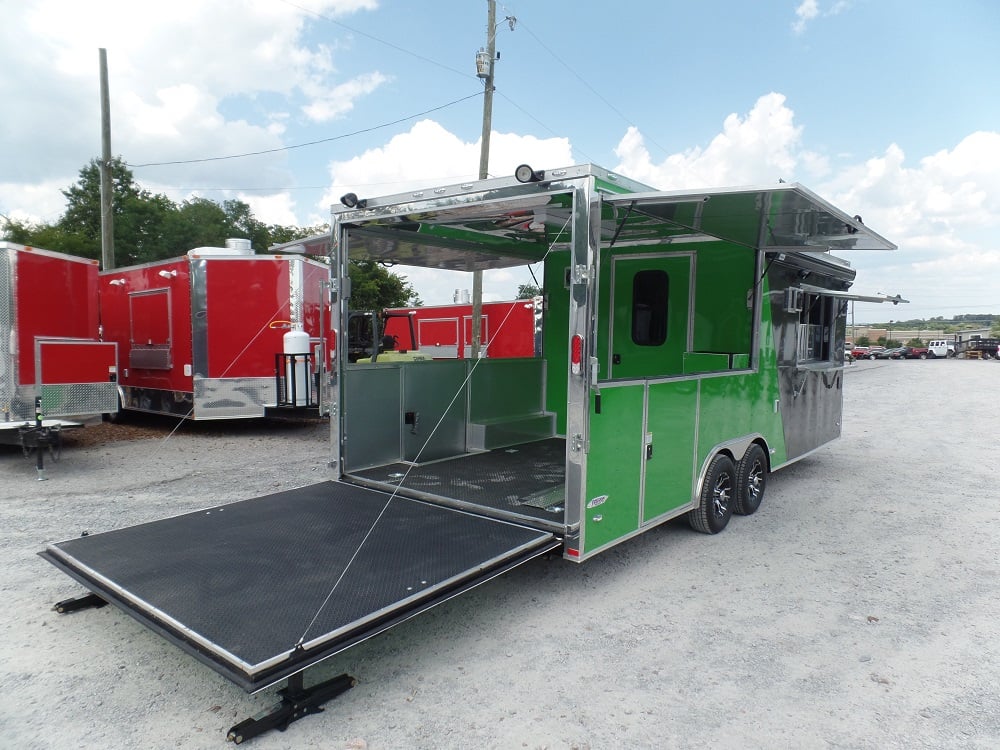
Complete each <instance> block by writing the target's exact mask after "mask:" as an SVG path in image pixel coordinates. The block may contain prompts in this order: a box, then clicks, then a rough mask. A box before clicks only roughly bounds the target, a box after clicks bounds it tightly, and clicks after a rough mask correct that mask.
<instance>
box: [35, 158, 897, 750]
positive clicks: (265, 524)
mask: <svg viewBox="0 0 1000 750" xmlns="http://www.w3.org/2000/svg"><path fill="white" fill-rule="evenodd" d="M342 202H343V203H344V206H343V207H339V206H338V207H336V208H335V209H334V211H333V216H332V218H333V221H332V230H331V233H330V234H329V235H326V236H321V237H316V238H310V239H308V240H303V241H299V242H297V243H289V245H286V246H283V247H278V248H273V250H277V251H281V252H295V251H301V252H313V253H315V252H317V251H319V252H324V253H327V254H328V255H329V260H330V263H331V287H330V298H329V302H330V309H329V314H330V321H331V328H332V330H333V331H334V332H335V334H336V336H335V341H336V342H340V344H343V345H342V346H338V345H335V346H334V347H333V348H332V349H331V350H330V351H328V352H325V353H323V356H321V357H320V358H319V359H320V361H321V362H322V368H321V371H320V372H319V374H318V377H319V380H320V384H321V385H322V392H323V395H322V399H323V401H324V403H325V409H326V411H327V413H328V415H329V419H330V430H331V441H330V448H331V452H332V456H331V461H330V466H331V467H332V476H331V477H330V479H329V480H328V481H326V482H323V483H320V484H312V485H308V486H305V487H301V488H299V489H295V490H289V491H286V492H282V493H278V494H276V495H270V496H266V497H259V498H253V499H250V500H245V501H242V502H239V503H233V504H230V505H227V506H225V507H224V508H218V509H213V508H209V509H206V510H205V511H201V512H198V513H190V514H186V515H182V516H178V517H175V518H170V519H165V520H163V521H157V522H154V523H149V524H143V525H141V526H136V527H130V528H125V529H117V530H114V531H108V532H105V533H97V534H90V535H89V536H86V537H82V538H76V539H70V540H68V541H65V542H59V543H54V544H50V545H49V546H48V548H47V549H46V550H45V551H44V552H42V555H43V556H44V557H46V558H47V559H48V560H50V561H51V562H52V563H53V564H55V565H56V566H57V567H59V568H60V569H62V570H63V571H65V572H66V573H68V574H69V575H70V576H72V577H73V578H75V579H76V580H77V581H79V582H80V583H82V584H83V586H84V587H85V588H87V589H89V591H90V592H92V593H90V594H87V595H85V596H81V597H78V598H76V599H70V600H66V601H64V602H60V604H59V608H60V609H61V610H63V611H67V610H72V609H77V608H80V607H82V606H85V605H87V604H95V603H103V602H111V603H113V604H115V605H116V606H118V607H119V608H121V609H122V610H123V611H125V612H126V613H128V614H129V615H131V616H133V617H135V618H136V619H137V620H139V621H140V622H143V623H144V624H146V625H148V626H149V627H151V628H152V629H154V630H155V631H156V632H158V633H160V634H161V635H163V636H165V637H167V638H168V639H170V640H172V641H173V642H174V643H176V644H177V645H179V646H181V647H182V648H184V649H185V650H187V651H188V652H190V653H191V654H192V655H194V656H195V657H197V658H198V659H200V660H202V661H203V662H204V663H206V664H208V665H209V666H211V667H212V668H213V669H215V670H217V671H218V672H220V673H221V674H223V675H225V676H226V677H228V678H229V679H230V680H232V681H233V682H235V683H236V684H238V685H240V686H242V687H244V688H245V689H247V690H250V691H256V690H260V689H263V688H265V687H268V686H270V685H273V684H275V683H277V682H279V681H282V680H287V681H288V684H287V686H286V687H284V688H282V689H281V691H280V694H281V696H282V700H281V702H280V703H279V704H277V705H276V706H275V708H274V710H273V711H272V712H270V713H269V714H267V715H265V716H262V717H256V718H255V719H252V720H248V722H243V723H241V724H238V725H236V726H235V727H233V729H232V730H231V731H230V737H231V738H232V739H234V740H236V741H241V740H243V739H247V738H248V737H251V736H253V735H255V734H259V733H260V732H261V731H265V730H267V729H268V728H272V727H279V728H283V727H284V726H287V724H288V722H289V721H292V720H294V719H297V718H299V717H301V716H302V715H305V714H308V713H310V712H312V711H313V710H315V709H316V708H317V707H318V706H319V705H320V704H321V703H322V702H323V701H325V700H327V699H328V698H330V697H331V696H332V695H335V694H337V693H338V692H340V691H342V690H344V689H347V687H349V686H350V684H351V680H350V678H347V677H346V676H345V677H341V678H336V679H335V680H329V681H327V682H324V683H321V684H320V685H317V686H314V687H312V688H308V689H307V688H305V687H304V685H303V682H302V672H303V671H304V670H305V669H306V668H307V667H309V666H311V665H313V664H315V663H317V662H319V661H321V660H323V659H325V658H327V657H329V656H331V655H333V654H335V653H337V652H338V651H341V650H343V649H345V648H348V647H350V646H351V645H353V644H355V643H358V642H359V641H361V640H364V639H365V638H368V637H371V636H372V635H375V634H377V633H379V632H381V631H383V630H385V629H386V628H389V627H391V626H393V625H394V624H396V623H398V622H401V621H402V620H405V619H407V618H408V617H412V616H413V615H415V614H417V613H419V612H422V611H424V610H426V609H428V608H430V607H432V606H434V605H436V604H437V603H439V602H441V601H444V600H446V599H448V598H450V597H452V596H455V595H457V594H460V593H462V592H464V591H466V590H468V589H470V588H472V587H473V586H477V585H479V584H481V583H483V582H485V581H487V580H489V579H490V578H492V577H494V576H496V575H499V574H501V573H503V572H504V571H507V570H510V569H511V568H513V567H515V566H517V565H519V564H521V563H524V562H526V561H528V560H530V559H532V558H534V557H537V556H539V555H543V554H552V553H558V554H561V555H562V556H563V557H564V558H565V559H567V560H570V561H573V562H583V561H585V560H587V559H588V558H590V557H593V556H594V555H597V554H600V553H601V552H602V551H604V550H607V549H609V548H610V547H612V546H613V545H616V544H619V543H621V542H623V541H625V540H627V539H629V538H630V537H633V536H635V535H637V534H641V533H643V532H644V531H647V530H649V529H651V528H653V527H655V526H657V525H658V524H661V523H664V522H666V521H668V520H670V519H673V518H676V517H678V516H682V515H686V516H687V518H688V519H689V520H690V522H691V525H692V526H693V527H694V528H695V529H696V530H698V531H702V532H706V533H716V532H718V531H721V530H722V529H723V528H724V527H725V526H726V524H727V523H728V521H729V520H730V517H731V516H732V514H733V513H734V512H735V513H737V514H750V513H753V512H754V511H756V510H757V508H758V506H759V505H760V503H761V501H762V499H763V497H764V491H765V488H766V483H767V478H768V475H769V474H770V472H773V471H775V470H776V469H780V468H781V467H783V466H787V465H788V464H789V463H791V462H793V461H796V460H797V459H800V458H802V457H803V456H805V455H807V454H809V453H810V452H811V451H814V450H816V449H817V448H819V447H821V446H822V445H824V444H825V443H827V442H829V441H831V440H833V439H835V438H837V437H838V436H839V435H840V424H841V410H842V395H843V368H844V362H843V356H844V355H843V351H844V331H845V312H846V307H847V304H848V301H849V300H851V299H865V300H871V301H879V302H881V301H886V299H885V298H882V297H878V298H868V297H856V296H854V295H852V294H851V292H850V287H851V284H852V282H853V279H854V275H855V273H854V271H853V270H852V268H851V266H850V264H849V263H847V262H846V261H844V260H841V259H840V258H838V257H836V256H835V255H834V254H833V253H834V252H837V251H848V250H892V249H894V246H893V245H892V244H891V243H890V242H888V241H886V240H885V239H883V238H882V237H880V236H879V235H878V234H876V233H875V232H873V231H871V230H870V229H868V227H866V226H865V225H864V224H863V223H862V221H861V218H860V217H859V216H853V215H849V214H847V213H845V212H843V211H841V210H839V209H837V208H835V207H834V206H832V205H830V204H829V203H827V202H826V201H824V200H823V199H821V198H819V197H818V196H816V195H814V194H813V193H811V192H809V191H808V190H806V189H805V188H803V187H801V186H799V185H795V184H776V185H771V186H767V187H754V188H736V189H725V190H709V191H696V192H688V191H685V192H657V191H654V190H652V189H650V188H648V187H646V186H644V185H640V184H637V183H635V182H632V181H631V180H628V179H626V178H624V177H622V176H620V175H617V174H614V173H612V172H609V171H607V170H604V169H601V168H599V167H596V166H593V165H583V166H574V167H568V168H564V169H556V170H548V171H545V172H539V171H535V170H533V169H531V168H530V167H528V166H526V165H523V166H522V167H519V168H518V170H517V173H516V175H515V176H514V177H511V178H497V179H489V180H483V181H478V182H469V183H465V184H459V185H450V186H443V187H439V188H433V189H431V188H428V189H425V190H421V191H418V192H412V193H406V194H400V195H391V196H387V197H379V198H375V197H361V198H359V197H358V196H357V195H354V194H348V195H346V196H344V199H343V200H342ZM360 260H368V261H375V262H379V263H384V264H387V265H399V266H404V267H405V266H422V267H427V268H432V269H447V270H459V271H467V272H476V271H489V270H491V269H503V268H512V267H516V266H532V267H533V268H535V269H538V271H537V272H536V273H537V274H538V278H539V281H540V283H541V286H542V296H543V299H544V304H543V305H542V312H541V319H540V320H539V327H540V332H539V334H540V336H541V341H542V346H541V352H540V354H539V355H538V356H535V357H522V358H506V359H505V358H480V359H462V360H456V359H448V360H432V359H428V360H425V361H408V362H400V361H376V362H375V363H360V362H351V361H349V357H348V356H347V350H348V347H347V346H346V342H347V341H348V335H347V334H348V325H349V320H350V316H349V311H350V309H351V285H350V278H349V273H348V269H349V266H350V263H351V261H360ZM888 301H894V302H898V301H903V300H900V299H899V298H889V300H888ZM503 323H504V322H503V321H497V320H491V321H490V326H491V330H493V331H496V330H498V329H499V328H502V326H503ZM217 511H218V512H217ZM223 511H224V512H223ZM248 601H252V602H253V604H252V606H248V604H247V602H248Z"/></svg>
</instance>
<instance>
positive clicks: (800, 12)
mask: <svg viewBox="0 0 1000 750" xmlns="http://www.w3.org/2000/svg"><path fill="white" fill-rule="evenodd" d="M818 15H819V3H818V2H816V0H802V2H801V3H799V6H798V7H797V8H796V9H795V23H793V24H792V30H793V31H794V32H795V33H796V34H801V33H803V32H804V31H805V30H806V25H807V24H808V23H809V22H810V21H812V20H813V19H814V18H816V16H818Z"/></svg>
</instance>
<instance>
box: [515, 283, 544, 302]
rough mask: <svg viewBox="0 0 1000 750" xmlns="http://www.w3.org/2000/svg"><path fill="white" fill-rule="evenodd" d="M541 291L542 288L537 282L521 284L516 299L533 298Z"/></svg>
mask: <svg viewBox="0 0 1000 750" xmlns="http://www.w3.org/2000/svg"><path fill="white" fill-rule="evenodd" d="M541 293H542V290H541V288H540V287H539V286H538V285H536V284H521V285H520V286H518V288H517V296H516V297H515V298H514V299H531V298H532V297H537V296H538V295H539V294H541Z"/></svg>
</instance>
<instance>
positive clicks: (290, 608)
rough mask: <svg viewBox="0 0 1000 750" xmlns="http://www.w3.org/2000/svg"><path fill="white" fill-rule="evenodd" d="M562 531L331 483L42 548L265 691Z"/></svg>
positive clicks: (549, 543)
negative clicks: (532, 526) (546, 529)
mask: <svg viewBox="0 0 1000 750" xmlns="http://www.w3.org/2000/svg"><path fill="white" fill-rule="evenodd" d="M559 544H560V542H559V540H558V539H556V538H555V537H554V535H553V534H552V533H550V532H546V531H540V530H538V529H534V528H529V527H526V526H522V525H519V524H515V523H510V522H508V521H503V520H497V519H492V518H485V517H482V516H478V515H475V514H470V513H467V512H464V511H461V510H455V509H451V508H444V507H439V506H435V505H432V504H428V503H425V502H422V501H419V500H414V499H410V498H406V497H402V496H398V495H397V496H395V497H391V496H390V495H388V494H386V493H384V492H379V491H377V490H373V489H368V488H363V487H357V486H354V485H350V484H345V483H342V482H323V483H320V484H316V485H311V486H308V487H302V488H300V489H296V490H289V491H287V492H280V493H276V494H273V495H267V496H264V497H258V498H254V499H251V500H244V501H241V502H237V503H232V504H229V505H223V506H218V507H215V508H210V509H207V510H204V511H198V512H195V513H188V514H185V515H181V516H176V517H174V518H167V519H163V520H160V521H154V522H151V523H146V524H141V525H139V526H132V527H129V528H124V529H118V530H115V531H109V532H105V533H102V534H94V535H90V536H86V537H80V538H78V539H71V540H68V541H65V542H59V543H56V544H50V545H49V546H48V547H47V548H46V549H45V551H43V552H42V553H40V554H41V555H42V557H44V558H46V559H47V560H49V561H50V562H51V563H53V564H54V565H55V566H56V567H58V568H60V569H61V570H63V571H64V572H66V573H67V574H69V575H70V576H71V577H73V578H75V579H76V580H77V581H79V582H80V583H81V584H83V586H84V587H86V588H87V589H89V590H90V591H92V592H94V593H96V594H98V595H99V596H100V597H102V598H104V599H106V600H108V601H109V602H111V603H112V604H115V605H116V606H118V607H120V608H121V609H123V610H124V611H125V612H127V613H128V614H130V615H132V616H133V617H135V618H136V619H137V620H139V621H140V622H142V623H144V624H145V625H147V626H149V627H150V628H152V629H153V630H155V631H156V632H158V633H160V634H161V635H163V636H165V637H167V638H168V639H170V640H172V641H173V642H175V643H176V644H177V645H179V646H181V647H182V648H184V649H185V650H187V651H189V652H190V653H192V654H193V655H195V656H196V657H198V658H199V659H201V660H202V661H203V662H205V663H206V664H208V665H209V666H211V667H212V668H213V669H215V670H216V671H218V672H219V673H221V674H223V675H224V676H226V677H228V678H229V679H230V680H232V681H233V682H235V683H236V684H238V685H240V686H241V687H243V688H244V689H246V690H249V691H254V690H259V689H262V688H264V687H267V686H268V685H271V684H273V683H275V682H277V681H279V680H282V679H284V678H286V677H288V676H290V675H292V674H295V673H297V672H299V671H301V670H303V669H305V668H306V667H308V666H310V665H312V664H315V663H316V662H318V661H320V660H322V659H324V658H327V657H328V656H331V655H332V654H334V653H337V652H338V651H341V650H343V649H345V648H347V647H349V646H351V645H353V644H355V643H358V642H359V641H361V640H364V639H365V638H368V637H370V636H372V635H374V634H376V633H379V632H381V631H383V630H385V629H387V628H389V627H391V626H392V625H394V624H396V623H398V622H401V621H402V620H405V619H408V618H409V617H412V616H413V615H415V614H417V613H418V612H422V611H424V610H426V609H428V608H430V607H432V606H434V605H435V604H438V603H440V602H441V601H444V600H446V599H449V598H451V597H453V596H455V595H456V594H458V593H461V592H463V591H466V590H468V589H469V588H472V587H473V586H476V585H478V584H480V583H482V582H484V581H486V580H489V579H490V578H492V577H494V576H496V575H498V574H500V573H502V572H504V571H506V570H509V569H510V568H512V567H515V566H517V565H519V564H521V563H523V562H525V561H527V560H529V559H531V558H533V557H536V556H538V555H541V554H544V553H545V552H547V551H550V550H552V549H555V548H557V547H558V546H559ZM297 645H299V647H297Z"/></svg>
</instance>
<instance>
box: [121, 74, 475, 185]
mask: <svg viewBox="0 0 1000 750" xmlns="http://www.w3.org/2000/svg"><path fill="white" fill-rule="evenodd" d="M482 95H483V92H482V91H477V92H476V93H475V94H469V95H468V96H463V97H462V98H461V99H455V100H454V101H451V102H448V103H447V104H442V105H440V106H438V107H432V108H431V109H425V110H424V111H423V112H417V113H416V114H413V115H407V116H406V117H400V118H399V119H396V120H393V121H392V122H384V123H382V124H381V125H373V126H371V127H369V128H362V129H361V130H355V131H353V132H351V133H343V134H341V135H335V136H331V137H330V138H321V139H320V140H318V141H309V142H308V143H297V144H295V145H292V146H281V147H279V148H269V149H265V150H263V151H249V152H247V153H245V154H230V155H228V156H206V157H203V158H201V159H177V160H174V161H152V162H146V163H145V164H129V163H128V162H126V165H127V166H129V167H131V168H132V169H139V168H141V167H164V166H169V165H173V164H200V163H203V162H208V161H225V160H226V159H242V158H244V157H247V156H262V155H264V154H274V153H278V152H280V151H291V150H293V149H296V148H305V147H306V146H317V145H319V144H321V143H330V142H332V141H339V140H343V139H344V138H350V137H352V136H355V135H361V134H362V133H371V132H372V131H375V130H381V129H382V128H388V127H391V126H392V125H398V124H399V123H401V122H406V121H407V120H413V119H415V118H417V117H423V116H424V115H428V114H430V113H431V112H438V111H440V110H442V109H446V108H448V107H452V106H454V105H456V104H461V103H462V102H464V101H467V100H469V99H474V98H475V97H477V96H482Z"/></svg>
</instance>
